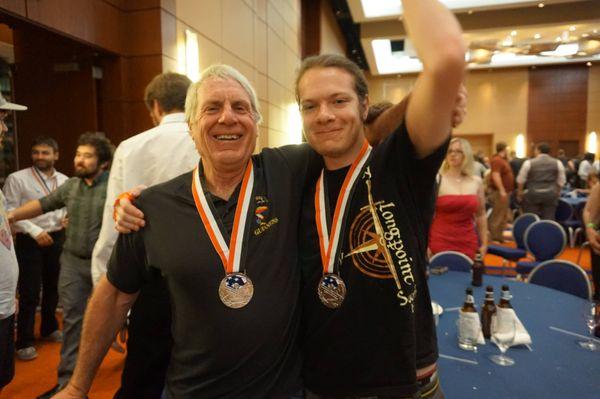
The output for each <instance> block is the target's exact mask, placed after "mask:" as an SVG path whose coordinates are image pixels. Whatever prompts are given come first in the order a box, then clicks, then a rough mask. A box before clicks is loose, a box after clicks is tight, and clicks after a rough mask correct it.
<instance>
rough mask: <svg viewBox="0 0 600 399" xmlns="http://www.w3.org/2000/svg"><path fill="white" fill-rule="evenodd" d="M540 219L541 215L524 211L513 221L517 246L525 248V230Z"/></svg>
mask: <svg viewBox="0 0 600 399" xmlns="http://www.w3.org/2000/svg"><path fill="white" fill-rule="evenodd" d="M538 220H540V217H539V216H538V215H536V214H535V213H524V214H522V215H521V216H519V217H518V218H516V219H515V221H514V222H513V238H514V239H515V243H516V244H517V248H521V249H525V231H527V228H528V227H529V226H531V224H532V223H535V222H537V221H538Z"/></svg>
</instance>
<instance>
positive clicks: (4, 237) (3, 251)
mask: <svg viewBox="0 0 600 399" xmlns="http://www.w3.org/2000/svg"><path fill="white" fill-rule="evenodd" d="M26 109H27V107H25V106H23V105H19V104H13V103H10V102H8V101H6V100H5V99H4V97H2V94H0V149H2V139H3V138H4V133H6V131H7V130H8V128H7V127H6V124H5V123H4V119H6V117H7V116H8V115H9V113H10V111H25V110H26ZM18 277H19V266H18V265H17V256H16V254H15V245H14V243H13V239H12V235H11V232H10V226H9V224H8V219H7V217H6V199H5V198H4V195H3V194H2V192H1V191H0V393H2V388H3V387H5V386H6V385H8V383H9V382H10V381H11V380H12V379H13V377H14V375H15V362H14V351H15V346H14V331H15V308H16V306H15V294H16V290H17V279H18Z"/></svg>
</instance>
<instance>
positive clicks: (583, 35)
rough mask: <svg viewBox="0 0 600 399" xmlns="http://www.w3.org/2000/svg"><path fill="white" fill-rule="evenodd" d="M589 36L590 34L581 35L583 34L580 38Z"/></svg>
mask: <svg viewBox="0 0 600 399" xmlns="http://www.w3.org/2000/svg"><path fill="white" fill-rule="evenodd" d="M589 36H590V34H589V33H583V34H582V35H581V37H589Z"/></svg>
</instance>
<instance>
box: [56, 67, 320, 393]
mask: <svg viewBox="0 0 600 399" xmlns="http://www.w3.org/2000/svg"><path fill="white" fill-rule="evenodd" d="M260 118H261V117H260V113H259V110H258V101H257V98H256V94H255V92H254V90H253V89H252V87H251V86H250V83H249V82H248V80H247V79H246V78H245V77H244V76H242V75H241V74H240V73H239V72H237V71H236V70H235V69H233V68H231V67H228V66H215V67H212V68H209V69H207V70H205V71H204V72H203V74H202V76H201V78H200V80H199V81H198V82H197V83H195V84H193V85H192V86H191V87H190V90H189V94H188V98H187V100H186V120H187V121H188V123H189V125H190V129H191V134H192V137H193V139H194V142H195V144H196V147H197V149H198V152H199V153H200V154H201V161H200V163H199V164H198V166H197V168H196V169H195V170H194V171H193V172H189V173H186V174H184V175H182V176H180V177H177V178H175V179H173V180H170V181H168V182H167V183H164V184H160V185H157V186H154V187H151V188H149V189H147V190H145V191H144V192H143V193H142V195H141V196H140V198H139V200H138V205H139V207H140V209H141V210H142V211H143V213H144V216H145V217H146V220H147V226H146V227H145V228H144V229H142V230H141V231H139V232H136V233H133V234H130V235H127V236H121V237H120V238H119V240H118V241H117V244H116V246H115V249H114V252H113V256H112V258H111V262H110V264H109V268H108V273H107V277H106V278H104V279H102V280H101V281H100V283H99V284H98V286H97V288H96V291H95V293H94V296H93V297H92V299H91V301H90V304H89V310H88V313H87V315H86V322H85V327H84V334H83V338H82V342H81V345H82V346H81V351H82V353H81V357H80V361H79V363H78V365H77V370H76V372H75V375H74V377H73V379H72V380H71V382H70V384H69V385H68V387H67V389H66V390H65V391H64V392H62V393H61V395H62V397H73V396H74V397H83V396H84V395H85V393H87V391H88V390H89V387H90V385H91V381H92V378H93V375H94V373H95V370H96V369H97V367H98V366H99V364H100V360H101V358H102V356H103V354H104V352H105V351H106V349H107V348H108V346H109V345H110V341H111V338H112V336H113V334H114V332H115V331H116V329H117V328H119V326H120V325H121V324H122V322H123V320H124V318H125V315H126V313H127V311H128V309H129V308H130V306H131V305H132V304H133V302H134V301H135V299H136V296H137V292H138V291H139V290H140V288H141V287H142V286H143V284H144V283H145V282H146V281H148V280H151V279H152V278H153V275H155V274H159V273H160V274H162V275H163V276H164V278H165V281H166V285H167V288H168V290H169V293H170V296H171V303H172V308H173V310H174V313H173V321H172V323H173V324H172V332H173V340H174V346H173V351H172V356H171V363H170V367H169V370H168V372H167V382H166V393H167V396H168V397H169V398H200V397H202V398H211V397H245V398H282V397H291V396H292V395H294V393H295V392H297V391H299V390H301V389H302V384H301V381H300V369H299V368H300V353H299V350H298V347H297V339H296V338H297V334H298V326H299V321H300V320H299V316H300V313H299V303H298V302H299V287H300V270H299V268H297V267H296V263H297V242H298V236H297V231H298V218H299V210H300V201H301V198H302V192H303V191H304V190H305V182H307V181H312V180H314V178H315V176H316V173H317V172H318V170H319V168H320V166H321V162H320V160H319V159H318V156H317V155H316V154H314V153H313V152H311V151H310V149H309V148H308V147H307V146H288V147H283V148H279V149H275V150H273V149H266V150H263V151H262V152H261V153H260V154H259V155H256V156H251V155H252V152H253V150H254V148H255V145H256V138H257V134H258V126H257V124H258V123H259V122H260ZM311 165H312V166H311ZM69 395H72V396H69Z"/></svg>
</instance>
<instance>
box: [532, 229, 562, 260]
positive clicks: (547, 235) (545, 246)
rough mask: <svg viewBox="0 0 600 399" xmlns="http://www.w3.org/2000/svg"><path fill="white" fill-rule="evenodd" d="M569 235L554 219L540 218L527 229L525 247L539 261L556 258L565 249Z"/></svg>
mask: <svg viewBox="0 0 600 399" xmlns="http://www.w3.org/2000/svg"><path fill="white" fill-rule="evenodd" d="M566 245H567V235H566V234H565V231H564V230H563V228H562V227H561V225H560V224H558V223H556V222H555V221H553V220H539V221H537V222H535V223H533V224H532V225H531V226H529V227H528V228H527V230H526V231H525V248H526V249H527V251H528V252H530V253H531V254H532V255H533V256H534V257H535V260H537V261H540V262H541V261H545V260H550V259H554V258H556V257H557V256H559V255H560V254H562V252H563V251H564V250H565V246H566Z"/></svg>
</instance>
